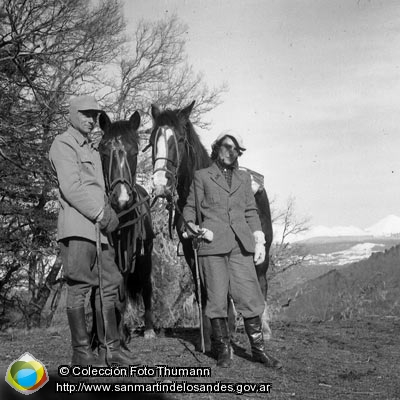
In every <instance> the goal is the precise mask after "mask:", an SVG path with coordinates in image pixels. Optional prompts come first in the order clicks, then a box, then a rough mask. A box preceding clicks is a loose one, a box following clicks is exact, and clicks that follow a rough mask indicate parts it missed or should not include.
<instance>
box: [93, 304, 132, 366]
mask: <svg viewBox="0 0 400 400" xmlns="http://www.w3.org/2000/svg"><path fill="white" fill-rule="evenodd" d="M103 317H104V318H103ZM96 322H97V335H98V336H99V342H100V348H99V358H101V359H102V360H105V361H106V363H107V364H108V365H113V364H114V365H115V364H116V365H120V366H129V365H138V364H140V361H139V360H138V359H137V358H135V357H134V356H129V355H128V354H126V353H125V352H124V351H123V350H122V348H121V338H120V333H119V329H118V323H117V316H116V312H115V307H108V308H105V309H104V310H103V312H101V310H96Z"/></svg>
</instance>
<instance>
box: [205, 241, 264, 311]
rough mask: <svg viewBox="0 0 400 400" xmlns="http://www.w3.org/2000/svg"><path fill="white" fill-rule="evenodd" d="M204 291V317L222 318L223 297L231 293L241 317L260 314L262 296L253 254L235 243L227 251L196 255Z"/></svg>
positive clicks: (224, 306)
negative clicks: (200, 269)
mask: <svg viewBox="0 0 400 400" xmlns="http://www.w3.org/2000/svg"><path fill="white" fill-rule="evenodd" d="M199 259H200V264H201V266H202V272H203V273H202V275H203V276H202V277H203V282H204V285H205V288H206V292H207V305H206V310H205V313H206V315H207V317H208V318H226V317H227V315H228V309H227V296H228V292H229V294H230V295H231V296H232V298H233V301H234V303H235V307H236V310H237V311H238V312H239V313H241V314H242V316H243V318H252V317H255V316H257V315H261V314H262V313H263V311H264V298H263V295H262V293H261V289H260V285H259V283H258V279H257V274H256V270H255V267H254V261H253V254H251V253H246V252H244V251H243V250H242V249H241V248H240V247H239V245H238V244H237V245H236V246H235V247H234V248H233V250H232V251H231V252H230V253H228V254H219V255H207V256H201V257H199Z"/></svg>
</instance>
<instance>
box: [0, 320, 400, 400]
mask: <svg viewBox="0 0 400 400" xmlns="http://www.w3.org/2000/svg"><path fill="white" fill-rule="evenodd" d="M272 328H273V334H274V339H273V340H271V341H270V342H268V347H269V348H270V351H271V354H273V355H274V356H276V357H278V358H279V359H280V360H281V361H282V363H283V364H284V369H283V370H280V371H275V370H271V369H268V368H264V367H263V366H262V365H260V364H256V363H253V362H251V361H250V358H249V351H248V350H249V347H248V343H247V338H246V337H245V335H244V334H243V333H242V332H239V333H238V334H237V341H238V344H239V345H240V346H242V347H243V349H244V352H240V351H239V354H236V355H235V356H234V360H233V366H232V368H230V369H220V368H216V367H215V361H214V360H213V359H211V358H210V357H208V356H207V355H204V354H202V353H198V352H196V351H195V350H194V342H195V341H196V339H197V338H196V333H197V332H194V331H191V330H180V331H179V330H178V331H166V332H164V333H160V334H159V337H158V339H157V340H154V341H146V340H145V339H144V338H143V337H141V336H136V337H134V338H133V339H132V341H131V343H130V345H129V347H130V348H131V349H132V350H135V351H136V352H137V353H138V354H140V357H141V358H142V360H143V365H147V366H149V367H154V366H156V365H167V366H168V367H171V368H170V369H168V370H165V371H168V372H170V373H173V371H174V370H173V369H172V367H205V371H210V373H211V376H210V377H187V378H177V377H165V376H164V377H160V376H158V377H133V378H104V379H103V378H102V379H99V378H90V379H88V378H79V379H78V378H74V380H71V378H65V379H64V380H62V379H61V378H60V377H58V376H57V370H58V366H59V365H62V364H68V363H69V361H70V345H69V334H66V333H65V332H56V333H54V332H53V333H51V332H46V331H37V332H33V333H32V334H27V333H24V332H19V333H15V334H14V335H11V334H9V333H7V334H5V333H3V334H1V335H0V343H1V347H0V361H1V367H2V376H5V370H6V369H7V367H8V365H9V364H10V363H11V362H12V361H14V360H15V359H17V358H19V357H20V356H21V355H22V354H23V353H24V352H29V353H31V354H32V355H33V356H34V357H36V358H37V359H39V360H40V361H41V362H43V363H44V364H45V365H46V368H47V370H48V372H49V374H50V375H51V379H50V382H49V383H47V384H46V385H45V386H44V388H43V389H40V390H39V391H38V392H36V393H34V394H32V395H30V397H29V398H30V399H41V400H43V399H44V400H46V399H51V400H53V399H59V398H60V399H67V398H68V399H71V398H72V399H74V400H77V399H78V400H80V399H99V398H104V399H113V400H120V399H142V398H143V399H149V398H159V399H186V400H191V399H231V398H234V397H236V396H235V394H234V393H226V394H221V393H218V394H216V393H177V394H173V393H168V394H164V395H160V394H158V395H155V394H148V395H140V394H138V393H132V392H130V393H123V392H120V391H119V392H116V391H115V388H114V391H113V393H112V394H111V393H110V392H108V393H92V394H89V393H84V394H83V393H82V394H78V393H75V394H74V395H73V396H71V395H69V394H61V393H58V394H55V385H56V381H57V380H58V381H59V382H67V381H68V379H69V381H71V382H78V381H81V380H85V381H86V382H95V383H117V384H121V383H143V384H152V383H155V382H156V381H162V382H164V383H166V384H169V385H175V387H177V386H176V385H177V382H179V381H186V382H188V383H187V384H186V385H187V386H186V387H188V385H189V387H190V388H192V389H202V387H201V385H203V386H205V384H210V385H212V387H213V388H217V387H222V385H223V384H226V389H228V390H236V391H237V392H240V391H244V390H246V389H254V388H255V386H254V385H255V384H259V386H258V389H259V390H262V391H267V390H268V386H267V385H270V386H269V393H243V394H242V395H241V398H243V399H268V398H269V399H304V400H306V399H307V400H309V399H318V400H321V399H322V400H323V399H341V400H344V399H360V400H361V399H376V400H389V399H390V400H394V399H400V320H399V319H394V318H384V317H381V318H380V317H376V318H370V319H368V320H360V321H341V322H327V323H319V324H317V323H288V324H278V323H276V324H273V325H272ZM150 370H151V368H150ZM3 371H4V372H3ZM141 371H143V370H141ZM153 371H154V370H153ZM158 371H160V370H158ZM192 384H196V385H197V386H195V385H192ZM229 385H230V386H229ZM235 385H236V386H235ZM122 388H123V386H120V387H119V389H120V390H121V389H122ZM1 390H2V392H0V394H1V395H0V398H1V399H2V400H3V399H7V400H8V399H14V398H18V399H21V398H24V397H23V395H22V394H19V393H16V392H15V391H14V390H13V389H11V388H10V387H9V386H8V385H7V384H5V383H4V378H1Z"/></svg>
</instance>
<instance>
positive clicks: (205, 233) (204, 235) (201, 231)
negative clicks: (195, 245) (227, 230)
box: [182, 222, 214, 242]
mask: <svg viewBox="0 0 400 400" xmlns="http://www.w3.org/2000/svg"><path fill="white" fill-rule="evenodd" d="M188 225H189V227H190V229H188V230H186V231H185V232H183V233H182V236H183V238H184V239H189V238H194V237H196V238H201V239H204V240H206V241H207V242H212V241H213V239H214V234H213V233H212V232H211V231H210V230H209V229H207V228H200V227H199V226H198V225H196V224H194V223H193V222H188Z"/></svg>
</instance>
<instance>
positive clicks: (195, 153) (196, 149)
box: [186, 120, 212, 174]
mask: <svg viewBox="0 0 400 400" xmlns="http://www.w3.org/2000/svg"><path fill="white" fill-rule="evenodd" d="M186 140H187V143H188V144H189V148H190V150H191V153H192V154H191V156H192V157H191V159H192V160H193V161H194V165H193V168H191V170H192V171H193V174H194V171H197V170H198V169H202V168H206V167H209V166H210V165H211V163H212V161H211V158H210V156H209V154H208V152H207V150H206V148H205V147H204V145H203V143H202V142H201V140H200V137H199V135H198V134H197V132H196V131H195V129H194V127H193V124H192V123H191V121H189V120H188V121H187V123H186Z"/></svg>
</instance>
